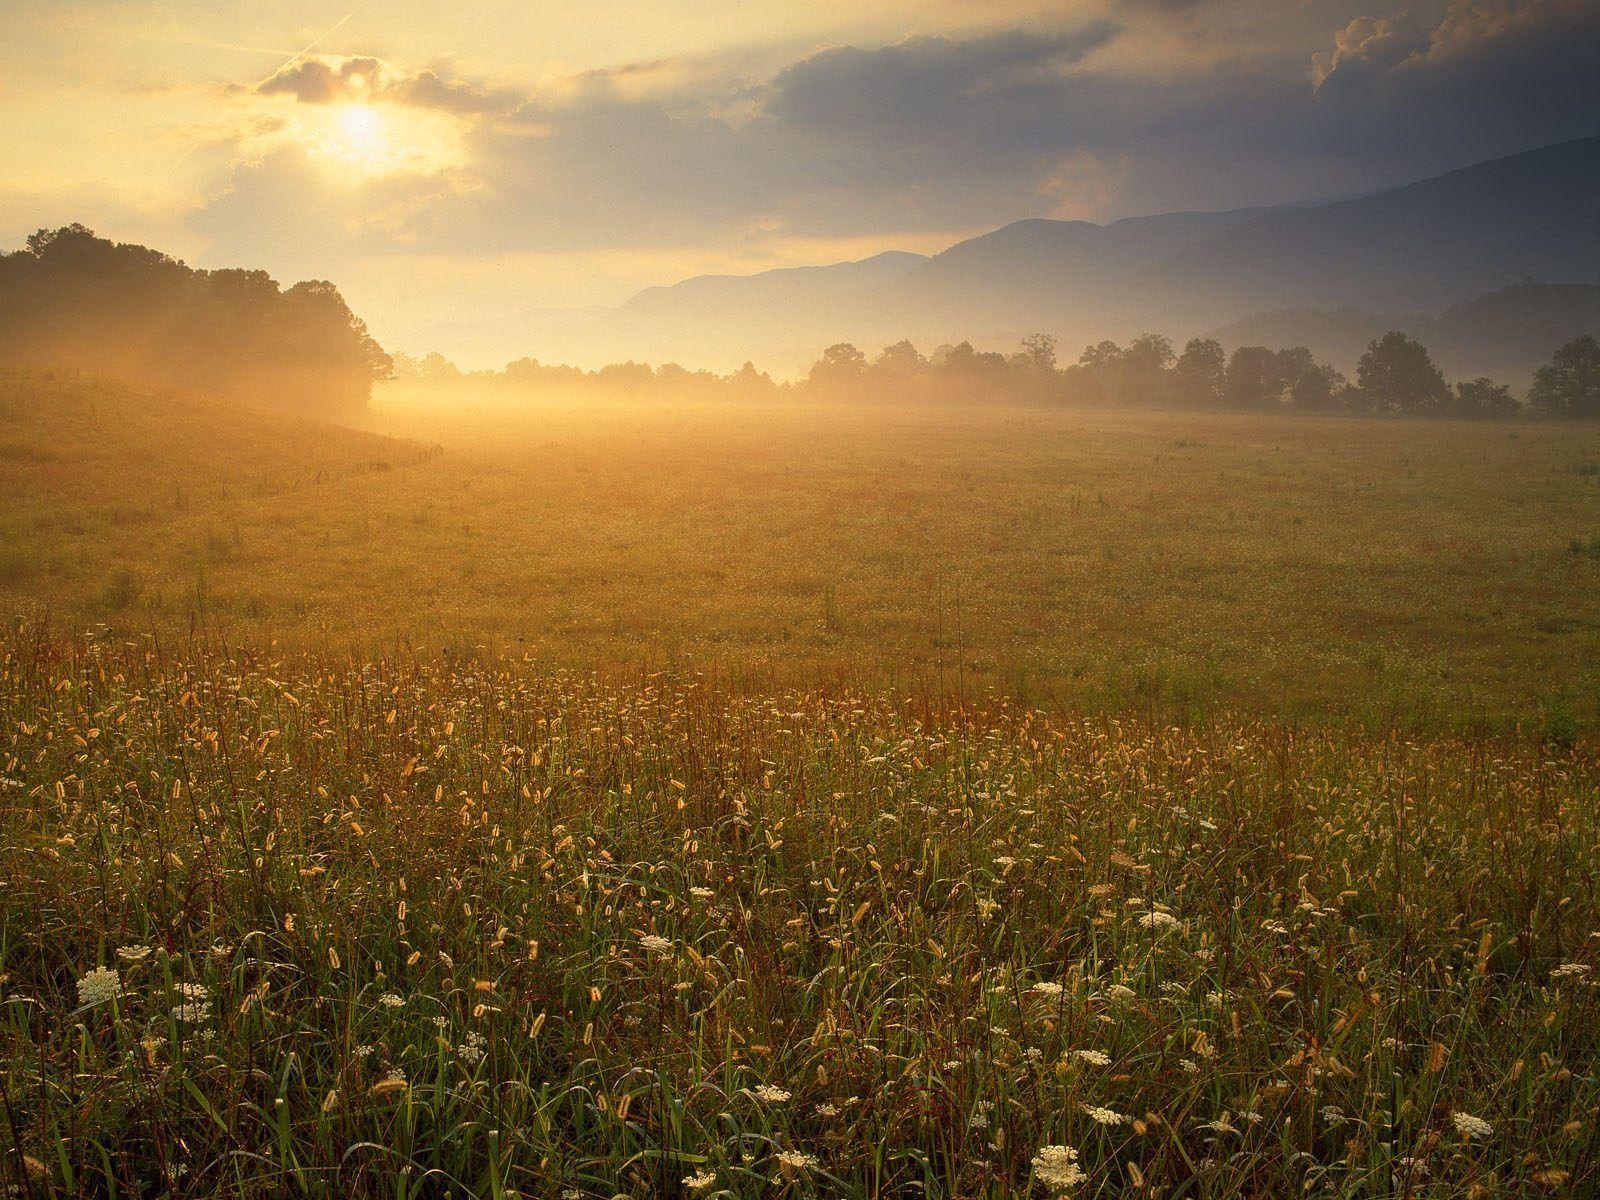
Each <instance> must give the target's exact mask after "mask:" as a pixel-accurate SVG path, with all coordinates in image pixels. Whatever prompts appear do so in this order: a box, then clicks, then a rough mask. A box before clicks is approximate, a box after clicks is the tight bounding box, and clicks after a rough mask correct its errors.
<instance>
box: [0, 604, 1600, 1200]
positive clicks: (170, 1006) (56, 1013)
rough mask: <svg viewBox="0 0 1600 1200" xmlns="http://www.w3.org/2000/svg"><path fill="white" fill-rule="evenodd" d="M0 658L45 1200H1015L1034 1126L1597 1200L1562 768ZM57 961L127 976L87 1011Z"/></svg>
mask: <svg viewBox="0 0 1600 1200" xmlns="http://www.w3.org/2000/svg"><path fill="white" fill-rule="evenodd" d="M0 661H3V670H0V729H3V730H5V733H4V734H3V739H4V740H3V741H0V761H3V762H4V763H5V772H4V776H3V778H0V805H3V806H4V807H3V810H0V812H3V819H4V838H3V840H0V846H3V850H0V879H4V881H5V886H4V889H3V890H0V955H3V968H4V972H5V984H4V992H3V996H0V1037H3V1038H4V1045H3V1047H0V1062H3V1063H4V1066H3V1068H0V1070H3V1082H4V1087H5V1095H6V1120H7V1121H9V1122H11V1126H10V1128H11V1129H12V1130H13V1131H14V1135H15V1137H16V1140H17V1142H18V1145H19V1149H20V1151H21V1153H22V1154H23V1155H25V1156H26V1158H25V1159H15V1158H14V1161H13V1164H12V1165H11V1166H10V1167H9V1169H10V1170H11V1171H12V1172H13V1178H15V1177H16V1174H17V1173H19V1172H21V1171H22V1170H23V1168H21V1167H18V1166H16V1165H15V1164H16V1163H17V1162H25V1163H26V1164H27V1165H26V1171H27V1174H28V1179H29V1181H30V1186H32V1187H33V1188H34V1189H35V1194H50V1195H88V1194H97V1195H98V1194H106V1195H109V1194H141V1193H142V1194H151V1193H152V1191H154V1190H156V1189H157V1188H158V1186H159V1181H160V1180H162V1179H163V1178H168V1179H172V1180H174V1181H175V1182H176V1185H177V1190H178V1191H179V1192H180V1193H182V1194H189V1195H229V1196H237V1195H246V1196H256V1195H260V1196H265V1195H312V1196H350V1195H407V1196H409V1195H443V1194H445V1193H446V1192H449V1193H450V1194H453V1195H458V1196H466V1195H472V1196H503V1195H509V1194H512V1193H517V1194H522V1195H527V1196H550V1197H556V1196H560V1195H563V1194H568V1193H569V1192H570V1191H575V1192H577V1193H578V1194H580V1195H583V1196H594V1197H609V1196H613V1195H616V1194H621V1195H630V1196H646V1195H679V1194H684V1189H683V1185H682V1183H681V1181H682V1180H683V1179H684V1178H685V1177H688V1176H691V1175H697V1174H699V1173H701V1172H709V1173H710V1174H712V1175H713V1176H714V1179H715V1182H714V1184H712V1185H710V1186H709V1188H708V1190H707V1191H706V1192H705V1193H703V1194H722V1195H734V1196H758V1195H773V1194H783V1195H790V1196H797V1197H798V1196H809V1195H830V1196H863V1197H864V1196H883V1195H913V1194H916V1195H928V1196H1006V1195H1014V1196H1021V1195H1024V1194H1029V1193H1035V1194H1047V1193H1048V1189H1045V1188H1043V1187H1042V1185H1039V1184H1038V1181H1037V1180H1034V1179H1032V1173H1031V1167H1030V1163H1031V1160H1032V1158H1033V1156H1034V1155H1035V1154H1036V1152H1038V1150H1039V1149H1040V1148H1041V1147H1043V1146H1046V1145H1069V1146H1072V1147H1074V1148H1075V1149H1077V1151H1078V1152H1079V1154H1080V1165H1081V1167H1082V1169H1083V1170H1084V1172H1085V1173H1086V1175H1087V1179H1086V1181H1085V1182H1084V1183H1083V1184H1081V1185H1080V1186H1079V1187H1078V1188H1077V1189H1075V1190H1074V1194H1076V1195H1081V1196H1104V1197H1109V1196H1147V1195H1148V1196H1154V1195H1162V1196H1173V1195H1185V1196H1214V1197H1231V1196H1238V1195H1258V1196H1288V1195H1300V1194H1310V1195H1318V1196H1398V1195H1414V1196H1419V1197H1420V1196H1429V1197H1445V1196H1452V1197H1453V1196H1463V1195H1490V1194H1493V1195H1546V1194H1551V1193H1552V1191H1555V1192H1557V1193H1558V1194H1567V1195H1580V1194H1592V1191H1591V1190H1590V1189H1592V1188H1593V1187H1594V1186H1595V1184H1596V1183H1597V1182H1600V1162H1597V1160H1596V1153H1595V1151H1596V1139H1595V1127H1596V1118H1597V1115H1600V1079H1597V1078H1596V1075H1595V1063H1596V1061H1597V1060H1596V1051H1597V1048H1600V989H1597V987H1596V986H1595V982H1596V975H1595V972H1594V969H1593V967H1594V964H1595V961H1596V958H1597V952H1600V940H1597V939H1600V896H1597V883H1600V824H1597V820H1600V817H1597V809H1596V806H1595V804H1594V796H1595V790H1596V788H1597V786H1600V771H1597V769H1596V763H1595V761H1594V759H1593V757H1592V756H1587V757H1576V756H1564V757H1554V758H1553V757H1550V756H1549V755H1548V754H1547V753H1545V752H1541V751H1538V750H1535V749H1532V748H1527V747H1522V746H1519V745H1516V744H1505V745H1501V744H1497V743H1493V742H1488V741H1483V740H1479V741H1476V742H1471V743H1462V742H1455V741H1434V742H1426V743H1416V742H1408V741H1404V740H1401V739H1398V738H1392V737H1385V738H1353V737H1351V736H1348V735H1330V734H1319V733H1306V732H1295V731H1291V730H1287V729H1285V728H1282V727H1279V726H1273V725H1267V724H1260V725H1250V726H1245V727H1237V728H1235V727H1220V726H1214V727H1209V728H1207V729H1205V730H1190V731H1180V730H1177V729H1172V728H1148V727H1144V726H1141V725H1139V724H1137V723H1122V722H1103V721H1089V720H1079V719H1061V718H1051V717H1048V716H1045V715H1043V714H1040V713H1037V712H1030V711H1024V710H1021V709H1017V708H1015V707H1011V706H1008V705H1007V704H1006V703H1005V702H1004V701H1003V700H1000V699H999V698H990V699H989V700H988V701H987V702H986V703H985V704H983V705H982V706H972V707H969V708H968V709H967V710H966V711H964V712H963V711H958V710H949V709H928V708H927V707H926V706H925V705H923V704H921V703H920V702H917V701H914V700H913V701H907V700H904V699H902V700H895V699H893V698H890V697H884V696H877V697H874V696H869V695H865V694H862V693H858V692H854V691H850V690H844V689H839V690H812V691H805V692H785V693H774V694H741V693H738V692H736V691H730V690H727V689H724V688H720V687H716V686H712V685H709V684H707V683H705V682H704V681H703V680H698V679H696V678H694V677H689V676H681V675H665V676H663V675H651V676H640V677H636V678H632V679H628V680H621V679H614V680H611V681H601V680H599V679H596V678H593V677H589V676H581V675H571V674H544V673H538V672H528V671H525V670H520V669H503V668H499V667H496V666H494V665H492V664H489V663H484V662H475V661H464V662H458V663H455V664H454V665H450V664H445V663H442V662H438V661H420V660H416V659H412V658H407V659H404V660H396V659H388V658H379V657H374V658H367V659H363V660H360V661H352V660H350V659H348V658H346V657H342V656H337V655H329V656H290V657H283V658H280V657H274V656H263V655H259V654H256V653H247V654H241V655H230V654H225V653H222V652H220V651H219V652H206V651H204V650H202V649H201V648H200V647H198V646H191V647H188V648H185V649H184V650H182V651H181V652H158V651H156V650H155V649H154V648H153V643H152V642H150V641H147V640H142V639H135V640H133V641H131V642H124V641H112V640H94V641H90V642H82V641H76V642H70V643H56V642H52V641H49V640H41V639H39V638H38V637H36V636H35V635H34V634H33V633H32V632H31V631H27V630H24V631H20V632H18V633H15V634H13V635H12V636H10V637H8V638H7V640H6V641H5V643H4V646H3V660H0ZM697 889H699V890H697ZM1154 913H1166V914H1170V916H1169V917H1152V916H1151V914H1154ZM649 938H659V939H663V940H662V941H661V942H660V943H659V947H660V948H659V949H657V948H652V946H653V944H652V943H651V942H650V941H648V940H647V939H649ZM130 948H135V949H132V950H131V951H130ZM146 948H149V951H150V952H149V954H148V956H147V957H143V958H142V960H141V961H138V962H129V961H127V956H128V955H129V954H130V953H131V954H133V955H143V954H144V953H145V949H146ZM1563 964H1576V965H1568V966H1565V967H1564V966H1563ZM97 966H108V967H110V968H112V969H114V970H116V971H118V972H119V975H120V980H121V984H122V995H121V996H120V998H119V999H117V1000H116V1001H115V1003H110V1002H108V1003H103V1004H99V1005H94V1006H90V1007H84V1006H81V1005H80V1003H79V993H78V991H77V988H78V981H79V980H81V979H82V978H83V976H84V975H85V974H86V973H87V972H88V971H90V970H91V969H92V968H95V967H97ZM180 984H188V985H199V987H200V988H203V989H204V998H203V999H202V1000H199V1001H196V1000H195V999H194V997H193V996H190V997H187V998H186V997H184V996H182V995H180V994H178V992H177V990H176V989H177V988H178V986H179V985H180ZM196 995H199V993H196ZM183 1002H188V1003H198V1004H200V1006H201V1007H202V1008H203V1010H204V1015H203V1016H201V1017H200V1019H198V1020H195V1021H193V1022H185V1021H183V1020H180V1019H179V1018H178V1017H177V1016H175V1015H174V1009H175V1005H177V1004H179V1003H183ZM1080 1052H1088V1053H1087V1054H1082V1053H1080ZM1101 1055H1103V1056H1104V1059H1103V1060H1101V1059H1100V1057H1099V1056H1101ZM763 1087H769V1088H778V1089H780V1090H781V1091H782V1092H783V1093H786V1095H785V1096H784V1097H783V1098H781V1099H780V1098H778V1097H777V1094H776V1093H773V1094H771V1095H770V1096H768V1098H766V1099H763V1095H765V1093H763V1092H762V1091H761V1090H760V1089H762V1088H763ZM1086 1106H1093V1107H1098V1108H1104V1109H1109V1110H1111V1111H1112V1112H1114V1113H1116V1114H1119V1115H1120V1116H1121V1117H1124V1118H1126V1120H1125V1121H1122V1122H1120V1123H1118V1124H1114V1125H1102V1124H1099V1123H1098V1122H1097V1121H1096V1120H1095V1119H1094V1117H1093V1116H1092V1115H1091V1114H1090V1113H1089V1112H1088V1111H1087V1108H1086ZM1463 1113H1464V1114H1468V1115H1470V1116H1474V1117H1477V1118H1479V1119H1481V1120H1483V1121H1486V1122H1487V1123H1488V1125H1489V1126H1490V1128H1491V1130H1492V1132H1490V1133H1488V1134H1486V1135H1484V1136H1481V1137H1471V1138H1469V1137H1466V1136H1463V1134H1462V1132H1461V1131H1460V1129H1459V1128H1458V1126H1457V1124H1456V1115H1457V1114H1463ZM785 1152H786V1153H791V1154H800V1155H806V1156H810V1158H808V1159H807V1160H805V1161H806V1162H808V1163H809V1164H810V1165H807V1166H804V1167H801V1168H799V1169H795V1168H786V1167H785V1166H784V1165H783V1163H782V1161H781V1160H780V1159H779V1157H778V1155H779V1154H780V1153H785ZM1401 1160H1413V1162H1412V1164H1411V1165H1410V1166H1406V1165H1403V1164H1402V1162H1401ZM796 1161H799V1160H796ZM1397 1172H1399V1179H1400V1181H1399V1183H1398V1184H1397V1183H1396V1178H1397V1175H1396V1173H1397ZM1408 1172H1409V1173H1408ZM1141 1181H1142V1182H1141Z"/></svg>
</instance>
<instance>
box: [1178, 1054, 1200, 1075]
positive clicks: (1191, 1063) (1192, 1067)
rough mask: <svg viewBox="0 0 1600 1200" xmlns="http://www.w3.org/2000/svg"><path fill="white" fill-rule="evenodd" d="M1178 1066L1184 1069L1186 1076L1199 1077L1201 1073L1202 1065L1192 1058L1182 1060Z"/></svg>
mask: <svg viewBox="0 0 1600 1200" xmlns="http://www.w3.org/2000/svg"><path fill="white" fill-rule="evenodd" d="M1178 1066H1180V1067H1182V1068H1183V1073H1184V1074H1185V1075H1198V1074H1199V1073H1200V1064H1199V1063H1197V1062H1195V1060H1194V1059H1192V1058H1180V1059H1179V1060H1178Z"/></svg>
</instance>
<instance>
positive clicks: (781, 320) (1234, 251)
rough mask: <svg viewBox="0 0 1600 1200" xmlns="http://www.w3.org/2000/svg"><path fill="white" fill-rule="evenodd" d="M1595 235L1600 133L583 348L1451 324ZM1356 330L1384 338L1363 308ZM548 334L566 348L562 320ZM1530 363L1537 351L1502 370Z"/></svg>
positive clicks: (1570, 278)
mask: <svg viewBox="0 0 1600 1200" xmlns="http://www.w3.org/2000/svg"><path fill="white" fill-rule="evenodd" d="M1596 230H1600V139H1595V138H1589V139H1582V140H1579V141H1573V142H1566V143H1562V144H1560V145H1555V146H1547V147H1544V148H1542V149H1539V150H1533V151H1529V152H1527V153H1524V154H1517V155H1513V156H1511V157H1509V158H1502V159H1496V160H1493V161H1490V162H1485V163H1479V164H1477V165H1475V166H1471V167H1466V168H1464V169H1462V170H1458V171H1452V172H1450V173H1448V174H1446V175H1440V176H1436V177H1434V178H1431V179H1425V180H1422V181H1420V182H1417V183H1413V184H1409V185H1407V186H1404V187H1399V188H1392V189H1389V190H1386V191H1380V192H1375V193H1371V194H1368V195H1364V196H1358V197H1355V198H1350V199H1341V200H1335V201H1327V202H1319V203H1312V204H1302V205H1289V206H1282V207H1277V208H1267V209H1241V210H1236V211H1232V212H1182V213H1165V214H1161V215H1157V216H1151V217H1138V218H1131V219H1127V220H1122V221H1115V222H1112V223H1110V224H1108V225H1096V224H1092V223H1090V222H1087V221H1052V220H1025V221H1018V222H1015V223H1013V224H1010V225H1007V226H1004V227H1003V228H1000V229H997V230H994V231H993V232H991V233H987V234H983V235H981V236H978V237H974V238H969V239H967V240H965V241H962V242H958V243H956V244H955V245H953V246H951V247H949V248H948V249H946V250H944V251H942V252H941V253H939V254H936V255H934V256H933V257H931V258H922V257H921V256H918V255H913V254H904V253H898V252H889V253H885V254H880V255H877V256H875V257H873V258H869V259H864V260H862V261H860V262H853V263H838V264H834V265H832V266H826V267H810V268H806V267H802V268H791V269H785V270H778V271H767V272H763V273H762V274H759V275H752V276H700V277H696V278H692V279H687V280H684V281H683V282H681V283H678V284H675V285H673V286H671V287H664V288H649V289H647V290H645V291H643V292H640V293H639V294H638V295H637V296H635V297H634V298H633V299H631V300H630V301H628V302H627V303H626V304H625V305H623V306H622V307H621V308H620V309H617V310H614V311H613V312H611V313H609V314H607V315H606V316H603V317H600V318H598V319H597V320H596V321H595V322H593V323H592V324H591V325H589V326H587V327H586V329H585V331H584V333H585V335H586V337H587V338H588V340H587V341H584V342H583V345H584V346H585V347H586V348H587V349H590V350H594V349H596V348H598V347H602V346H604V347H608V348H609V349H610V350H611V354H610V357H622V356H624V355H633V356H642V357H646V358H653V359H659V358H674V359H675V358H683V357H685V356H687V357H690V358H692V359H694V360H695V361H696V362H706V363H709V364H711V365H718V366H721V367H724V368H731V367H735V366H737V365H738V364H739V363H740V362H742V361H743V360H744V359H746V358H752V359H755V360H756V361H758V362H760V363H761V364H762V365H763V366H767V367H771V368H774V369H777V370H779V371H781V372H783V371H795V370H802V369H803V368H804V366H805V365H806V364H808V363H809V362H810V361H811V360H812V359H814V358H815V357H816V355H817V352H818V351H819V350H820V349H821V348H822V347H823V346H826V345H827V344H829V343H830V342H835V341H854V342H858V343H860V344H861V345H862V346H863V347H864V348H865V349H867V350H868V351H869V352H871V351H872V350H873V349H875V348H876V346H877V345H880V344H882V343H883V342H884V341H889V340H895V339H898V338H902V337H910V338H912V339H914V340H916V341H918V342H920V343H923V344H924V345H925V347H926V348H931V347H932V345H933V344H936V343H937V342H940V341H955V340H959V339H962V338H971V339H973V340H976V341H980V342H982V343H985V344H987V345H1004V343H1005V342H1007V341H1014V340H1015V339H1017V338H1019V337H1021V336H1022V335H1024V334H1027V333H1032V332H1035V331H1038V330H1048V331H1050V332H1052V333H1055V334H1057V335H1058V336H1060V337H1061V338H1062V339H1063V341H1064V342H1065V344H1066V345H1067V346H1068V347H1069V348H1070V347H1072V346H1073V345H1074V344H1075V343H1076V344H1081V343H1082V342H1083V341H1095V340H1099V339H1100V338H1106V337H1110V338H1117V339H1124V338H1127V337H1131V336H1134V335H1135V334H1138V333H1140V332H1144V331H1146V330H1151V329H1159V330H1162V331H1164V332H1166V333H1168V334H1169V335H1171V336H1173V337H1176V338H1178V339H1180V340H1181V339H1182V338H1185V337H1188V336H1190V335H1192V334H1195V333H1199V332H1202V331H1204V330H1207V329H1213V328H1216V327H1217V326H1218V325H1219V324H1221V323H1225V322H1229V321H1236V320H1241V319H1243V318H1245V317H1246V315H1247V314H1263V313H1269V312H1275V311H1276V310H1304V309H1352V310H1363V311H1366V312H1370V313H1376V314H1378V315H1379V317H1380V318H1381V319H1383V320H1388V319H1389V318H1388V317H1386V316H1383V314H1387V313H1395V312H1400V313H1434V314H1437V313H1440V312H1442V311H1443V310H1444V309H1446V308H1448V307H1449V306H1450V305H1453V304H1460V303H1462V302H1463V301H1464V300H1466V298H1468V297H1472V296H1481V295H1483V294H1485V293H1489V292H1492V291H1493V290H1495V289H1497V288H1504V287H1505V286H1506V285H1507V284H1508V283H1511V282H1512V281H1513V280H1518V279H1537V280H1540V281H1542V282H1545V283H1552V284H1577V283H1588V282H1592V281H1593V280H1594V279H1595V278H1596V277H1600V235H1597V233H1596ZM1496 313H1497V314H1499V313H1500V310H1499V309H1496ZM1502 315H1503V314H1502ZM1253 319H1254V320H1255V321H1256V323H1257V324H1259V323H1260V320H1261V318H1259V317H1258V318H1253ZM1408 319H1409V318H1408ZM1467 319H1468V318H1467V317H1465V316H1464V317H1463V318H1462V320H1467ZM1341 321H1342V323H1343V324H1344V325H1348V326H1350V328H1351V329H1353V330H1359V331H1363V332H1364V330H1365V329H1366V327H1367V322H1366V319H1365V318H1364V317H1362V316H1360V315H1359V314H1354V315H1352V314H1345V316H1344V317H1342V318H1340V319H1339V320H1336V321H1335V324H1336V325H1339V324H1340V323H1341ZM1413 323H1414V324H1418V322H1413ZM1291 324H1293V322H1291ZM1549 325H1550V322H1549V321H1545V322H1544V325H1542V326H1541V328H1545V327H1547V326H1549ZM1419 327H1420V325H1419ZM545 332H546V340H548V341H550V342H551V343H552V347H551V348H552V349H555V345H554V343H555V342H556V341H557V340H558V338H557V336H556V334H555V333H554V326H551V327H550V328H549V329H547V330H546V331H545ZM1380 332H1381V330H1380ZM1354 336H1355V335H1354V334H1351V337H1350V338H1345V339H1344V340H1345V341H1349V340H1351V338H1353V337H1354ZM1464 336H1465V335H1464ZM1541 336H1542V335H1541ZM1275 340H1276V339H1275ZM1295 340H1299V341H1306V342H1307V343H1308V344H1311V341H1312V340H1311V339H1309V338H1298V339H1295ZM1332 340H1338V339H1337V338H1333V339H1332ZM568 344H569V345H571V344H574V343H573V342H572V341H571V338H570V336H569V339H568ZM1361 344H1364V341H1363V342H1362V343H1361ZM1357 353H1359V350H1358V351H1357ZM1540 353H1541V354H1544V353H1547V351H1540ZM546 356H549V352H548V351H547V352H546ZM559 356H560V354H559V350H557V352H556V357H559ZM1336 357H1344V355H1343V354H1342V353H1340V354H1336ZM1526 357H1527V351H1526V350H1525V349H1523V350H1518V351H1517V353H1516V354H1515V355H1513V356H1512V357H1511V358H1510V359H1507V360H1505V361H1507V362H1512V361H1514V362H1516V363H1519V364H1520V363H1523V362H1525V361H1526Z"/></svg>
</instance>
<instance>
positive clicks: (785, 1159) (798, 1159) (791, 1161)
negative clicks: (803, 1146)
mask: <svg viewBox="0 0 1600 1200" xmlns="http://www.w3.org/2000/svg"><path fill="white" fill-rule="evenodd" d="M773 1157H775V1158H776V1159H777V1160H778V1164H779V1165H780V1166H781V1167H783V1169H784V1170H786V1171H805V1170H808V1169H809V1168H811V1167H814V1166H816V1165H817V1156H816V1155H815V1154H807V1153H806V1152H805V1151H803V1150H779V1151H778V1153H777V1154H776V1155H774V1156H773Z"/></svg>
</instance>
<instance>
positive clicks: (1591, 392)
mask: <svg viewBox="0 0 1600 1200" xmlns="http://www.w3.org/2000/svg"><path fill="white" fill-rule="evenodd" d="M1528 403H1529V404H1530V405H1532V407H1533V409H1534V411H1535V412H1538V413H1542V414H1544V415H1545V416H1550V417H1600V342H1596V341H1595V339H1594V338H1592V337H1591V336H1589V335H1588V334H1584V335H1583V336H1582V337H1576V338H1573V339H1572V340H1571V341H1570V342H1568V343H1567V344H1566V345H1565V346H1562V347H1561V349H1559V350H1557V351H1556V353H1555V357H1554V358H1553V359H1552V360H1551V362H1550V365H1549V366H1546V367H1540V368H1539V369H1538V371H1536V372H1535V373H1534V376H1533V387H1532V388H1531V389H1530V390H1529V392H1528Z"/></svg>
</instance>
